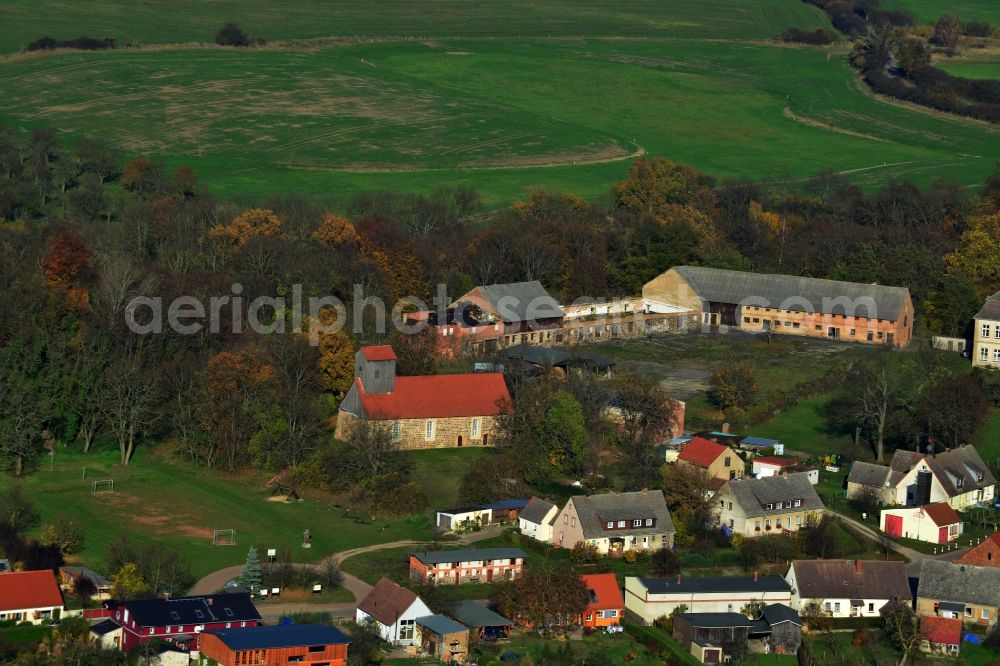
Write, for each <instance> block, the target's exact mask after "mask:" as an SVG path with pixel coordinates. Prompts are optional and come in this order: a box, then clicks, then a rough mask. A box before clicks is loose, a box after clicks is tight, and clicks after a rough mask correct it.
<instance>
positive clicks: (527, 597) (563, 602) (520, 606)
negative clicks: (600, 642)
mask: <svg viewBox="0 0 1000 666" xmlns="http://www.w3.org/2000/svg"><path fill="white" fill-rule="evenodd" d="M490 601H492V602H493V603H495V604H496V605H497V606H498V610H499V611H500V613H502V614H503V615H504V616H505V617H509V618H511V619H513V620H515V621H517V622H518V623H520V624H524V625H528V626H532V627H543V626H550V625H557V626H565V625H570V624H578V623H579V619H580V618H579V616H580V613H582V612H583V609H584V608H586V606H587V603H588V602H589V601H590V594H589V593H588V592H587V586H586V585H584V584H583V581H582V580H580V577H579V576H578V575H577V574H576V573H575V572H573V571H572V570H571V569H570V568H568V567H557V566H554V565H553V564H547V565H546V564H543V563H542V562H539V563H537V564H536V566H531V567H526V568H525V569H524V571H523V572H522V573H521V575H520V577H518V578H517V580H513V581H503V582H501V583H498V584H497V586H496V588H495V591H494V593H493V595H492V596H491V597H490Z"/></svg>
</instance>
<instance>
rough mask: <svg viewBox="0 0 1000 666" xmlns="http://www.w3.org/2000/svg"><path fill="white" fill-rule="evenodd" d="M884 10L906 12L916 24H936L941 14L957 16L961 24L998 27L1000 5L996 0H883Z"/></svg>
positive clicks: (999, 24) (999, 22)
mask: <svg viewBox="0 0 1000 666" xmlns="http://www.w3.org/2000/svg"><path fill="white" fill-rule="evenodd" d="M884 5H885V8H886V9H893V10H897V11H902V12H906V13H907V14H909V15H910V16H912V17H913V18H914V19H915V20H916V22H917V23H920V24H924V25H928V24H933V23H935V22H937V20H938V19H939V18H941V15H942V14H951V15H952V16H957V17H958V18H960V19H961V20H962V21H963V22H969V21H986V22H987V23H989V24H990V25H992V26H994V27H998V26H1000V3H997V2H996V0H948V2H942V1H941V0H885V3H884Z"/></svg>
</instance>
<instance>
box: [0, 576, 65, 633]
mask: <svg viewBox="0 0 1000 666" xmlns="http://www.w3.org/2000/svg"><path fill="white" fill-rule="evenodd" d="M62 612H63V596H62V592H60V591H59V583H58V582H56V575H55V573H53V572H52V570H51V569H44V570H42V571H13V572H10V573H2V574H0V622H3V621H6V620H13V621H15V622H31V623H32V624H41V623H42V622H45V621H46V620H51V619H57V618H59V617H60V615H61V614H62Z"/></svg>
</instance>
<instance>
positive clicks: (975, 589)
mask: <svg viewBox="0 0 1000 666" xmlns="http://www.w3.org/2000/svg"><path fill="white" fill-rule="evenodd" d="M917 596H918V597H920V598H922V599H937V600H940V601H961V602H963V603H967V604H969V603H971V604H985V605H987V606H996V605H997V604H998V601H997V600H998V599H1000V568H996V567H977V566H974V565H972V564H954V563H952V562H943V561H941V560H931V559H927V560H922V561H921V562H920V583H919V586H918V587H917Z"/></svg>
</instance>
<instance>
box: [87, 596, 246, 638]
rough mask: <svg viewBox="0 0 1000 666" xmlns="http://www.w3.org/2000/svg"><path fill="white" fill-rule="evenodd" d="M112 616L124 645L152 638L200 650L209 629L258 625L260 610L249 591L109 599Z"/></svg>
mask: <svg viewBox="0 0 1000 666" xmlns="http://www.w3.org/2000/svg"><path fill="white" fill-rule="evenodd" d="M105 606H106V607H107V608H109V610H110V611H111V619H112V620H113V621H114V622H115V623H117V624H118V625H119V626H121V628H122V640H121V648H122V649H123V650H125V651H128V650H131V649H132V648H134V647H135V646H137V645H141V644H143V643H148V642H150V641H161V642H168V643H173V644H174V645H177V646H178V647H181V648H182V649H184V650H187V651H189V652H197V651H198V645H199V638H200V636H201V634H202V632H204V631H206V630H209V629H233V628H240V629H242V628H244V627H259V626H260V625H261V617H260V613H258V612H257V608H256V607H255V606H254V605H253V600H252V599H251V598H250V595H248V594H224V593H220V594H207V595H197V596H189V597H172V598H169V599H159V598H157V599H135V600H130V601H122V602H120V603H119V602H107V603H106V604H105Z"/></svg>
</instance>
